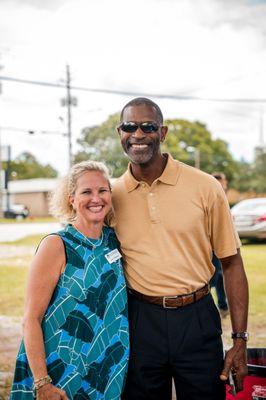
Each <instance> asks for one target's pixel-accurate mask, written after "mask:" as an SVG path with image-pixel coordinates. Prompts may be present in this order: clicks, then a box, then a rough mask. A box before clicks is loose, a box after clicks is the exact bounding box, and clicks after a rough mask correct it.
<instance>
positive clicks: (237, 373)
mask: <svg viewBox="0 0 266 400" xmlns="http://www.w3.org/2000/svg"><path fill="white" fill-rule="evenodd" d="M230 371H231V372H232V376H233V380H234V384H235V388H236V393H237V392H240V391H241V390H243V379H244V377H245V376H246V375H247V372H248V369H247V348H246V342H245V341H244V340H243V339H235V340H234V345H233V347H231V349H230V350H228V351H227V352H226V356H225V361H224V368H223V370H222V372H221V375H220V379H221V380H223V381H226V380H227V379H228V377H229V373H230Z"/></svg>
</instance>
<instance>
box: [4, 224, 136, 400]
mask: <svg viewBox="0 0 266 400" xmlns="http://www.w3.org/2000/svg"><path fill="white" fill-rule="evenodd" d="M57 234H58V235H59V236H60V237H61V238H62V240H63V242H64V246H65V252H66V260H67V264H66V268H65V271H64V273H63V274H62V275H61V277H60V279H59V281H58V283H57V286H56V288H55V291H54V293H53V296H52V299H51V301H50V304H49V306H48V308H47V311H46V314H45V316H44V318H43V322H42V329H43V335H44V343H45V352H46V364H47V369H48V374H49V375H50V376H51V378H52V380H53V384H54V385H55V386H57V387H60V388H61V389H63V390H65V391H66V393H67V395H68V398H69V399H71V400H72V399H73V400H83V399H84V400H85V399H87V400H100V399H104V400H113V399H120V395H121V392H122V389H123V385H124V380H125V374H126V370H127V363H128V355H129V335H128V316H127V297H126V286H125V280H124V275H123V270H122V265H121V259H119V260H117V261H114V262H111V261H112V260H111V261H110V262H111V263H109V262H108V260H107V258H108V257H107V258H106V255H107V254H108V253H110V252H111V251H112V250H113V249H117V248H118V241H117V239H116V236H115V234H114V231H113V230H112V229H110V228H107V227H104V228H103V235H102V238H101V239H98V240H95V239H89V240H88V239H87V238H86V237H85V236H84V235H83V234H82V233H80V232H78V231H77V230H76V229H75V228H74V227H73V226H72V225H68V226H67V227H66V228H65V229H64V230H62V231H60V232H58V233H57ZM32 385H33V377H32V373H31V370H30V368H29V364H28V360H27V356H26V352H25V347H24V343H23V341H22V344H21V347H20V350H19V353H18V356H17V361H16V368H15V376H14V382H13V386H12V390H11V395H10V399H11V400H32V399H33V398H34V394H33V392H32Z"/></svg>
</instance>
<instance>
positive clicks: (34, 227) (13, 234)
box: [0, 222, 62, 242]
mask: <svg viewBox="0 0 266 400" xmlns="http://www.w3.org/2000/svg"><path fill="white" fill-rule="evenodd" d="M60 229H62V226H61V225H60V224H59V223H58V222H50V223H47V222H44V223H40V222H39V223H35V222H33V223H25V224H24V223H20V224H16V223H12V224H0V242H13V241H14V240H18V239H22V238H24V237H25V236H29V235H38V234H47V233H51V232H57V231H59V230H60Z"/></svg>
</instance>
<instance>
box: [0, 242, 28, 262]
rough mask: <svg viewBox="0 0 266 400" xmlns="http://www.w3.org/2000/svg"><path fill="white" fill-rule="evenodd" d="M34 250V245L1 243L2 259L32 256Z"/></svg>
mask: <svg viewBox="0 0 266 400" xmlns="http://www.w3.org/2000/svg"><path fill="white" fill-rule="evenodd" d="M34 251H35V249H34V247H33V246H10V245H3V244H1V246H0V259H1V258H4V259H6V258H13V257H24V256H32V255H33V254H34Z"/></svg>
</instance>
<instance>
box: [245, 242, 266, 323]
mask: <svg viewBox="0 0 266 400" xmlns="http://www.w3.org/2000/svg"><path fill="white" fill-rule="evenodd" d="M241 253H242V257H243V260H244V263H245V270H246V274H247V278H248V282H249V294H250V310H249V315H250V319H251V318H253V317H254V316H255V317H256V318H258V319H259V318H263V317H264V323H265V313H266V312H265V310H266V296H265V292H266V245H263V244H256V245H255V244H252V245H246V246H243V247H242V250H241Z"/></svg>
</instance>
